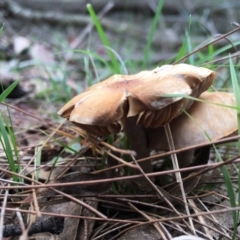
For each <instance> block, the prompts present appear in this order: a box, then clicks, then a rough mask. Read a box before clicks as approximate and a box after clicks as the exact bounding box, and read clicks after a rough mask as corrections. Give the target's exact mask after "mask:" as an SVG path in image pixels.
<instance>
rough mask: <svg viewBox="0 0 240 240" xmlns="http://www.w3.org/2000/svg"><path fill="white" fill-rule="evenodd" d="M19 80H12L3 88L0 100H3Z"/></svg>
mask: <svg viewBox="0 0 240 240" xmlns="http://www.w3.org/2000/svg"><path fill="white" fill-rule="evenodd" d="M18 83H19V80H17V81H15V82H13V83H12V84H11V85H10V86H9V87H8V88H7V89H5V90H4V91H3V92H2V94H1V95H0V102H2V101H4V100H5V98H6V97H7V96H8V95H9V94H10V93H11V92H12V90H13V89H14V88H15V87H16V86H17V85H18Z"/></svg>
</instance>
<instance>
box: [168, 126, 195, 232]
mask: <svg viewBox="0 0 240 240" xmlns="http://www.w3.org/2000/svg"><path fill="white" fill-rule="evenodd" d="M164 130H165V133H166V136H167V141H168V146H169V149H170V151H174V150H175V146H174V142H173V138H172V133H171V129H170V126H169V124H166V125H165V126H164ZM171 159H172V164H173V168H174V170H179V165H178V159H177V154H176V153H174V154H172V155H171ZM175 176H176V180H177V182H178V183H179V185H180V189H181V192H182V197H183V201H184V205H185V209H186V213H187V215H188V216H189V224H190V226H191V228H192V231H193V233H194V234H195V235H196V231H195V228H194V225H193V220H192V218H191V217H190V211H189V208H188V203H187V198H186V193H185V190H184V186H183V182H182V177H181V173H180V172H179V171H178V172H176V173H175Z"/></svg>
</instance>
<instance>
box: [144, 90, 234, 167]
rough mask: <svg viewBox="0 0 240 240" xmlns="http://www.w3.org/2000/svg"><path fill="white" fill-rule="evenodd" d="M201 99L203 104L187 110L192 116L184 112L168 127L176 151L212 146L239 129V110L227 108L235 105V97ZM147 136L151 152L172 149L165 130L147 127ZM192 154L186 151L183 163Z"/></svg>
mask: <svg viewBox="0 0 240 240" xmlns="http://www.w3.org/2000/svg"><path fill="white" fill-rule="evenodd" d="M199 99H200V101H195V102H194V103H193V104H192V106H191V108H190V109H189V110H188V111H187V113H188V115H190V116H191V117H189V116H188V115H187V114H184V113H183V114H182V115H181V116H179V117H177V118H175V119H174V120H173V121H172V122H171V123H170V124H169V125H170V129H171V132H172V137H173V142H174V146H175V149H181V148H185V147H189V146H192V145H197V144H202V143H211V141H215V140H219V139H222V138H225V137H227V136H229V135H231V134H233V133H234V132H236V131H237V129H238V122H237V111H236V110H235V109H234V108H231V107H228V106H235V100H234V95H233V94H231V93H225V92H204V93H202V94H201V95H200V97H199ZM146 134H147V139H148V147H149V148H150V149H155V150H156V149H161V150H168V149H169V147H168V145H167V141H166V135H165V131H164V129H163V128H157V129H153V128H148V129H147V130H146ZM192 154H193V151H187V152H186V151H185V152H183V154H182V156H181V157H180V158H182V157H183V158H184V159H181V160H182V161H185V162H187V163H189V161H190V160H192ZM189 158H190V159H189ZM179 160H180V159H179ZM181 160H180V161H181Z"/></svg>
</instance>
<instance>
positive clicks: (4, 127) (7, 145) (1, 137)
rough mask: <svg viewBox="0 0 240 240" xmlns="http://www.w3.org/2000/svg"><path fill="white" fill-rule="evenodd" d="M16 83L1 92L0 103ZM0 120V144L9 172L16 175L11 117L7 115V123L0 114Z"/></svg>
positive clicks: (17, 164) (16, 163)
mask: <svg viewBox="0 0 240 240" xmlns="http://www.w3.org/2000/svg"><path fill="white" fill-rule="evenodd" d="M18 83H19V81H15V82H13V83H12V84H11V85H10V86H9V87H8V88H7V89H5V90H4V91H3V92H2V94H1V95H0V103H1V102H2V101H4V100H5V98H6V97H7V96H8V95H9V94H10V93H11V92H12V91H13V89H14V88H15V87H16V86H17V84H18ZM0 118H1V120H0V142H1V145H2V148H3V151H4V152H5V155H6V158H7V161H8V163H9V166H10V170H11V171H12V172H14V173H18V172H19V170H20V166H19V163H18V149H17V143H16V138H15V135H14V132H13V129H12V124H11V116H10V115H9V119H10V121H9V120H7V118H6V117H5V116H4V114H3V113H2V112H1V113H0ZM13 180H14V181H15V182H19V178H18V177H17V176H15V175H13Z"/></svg>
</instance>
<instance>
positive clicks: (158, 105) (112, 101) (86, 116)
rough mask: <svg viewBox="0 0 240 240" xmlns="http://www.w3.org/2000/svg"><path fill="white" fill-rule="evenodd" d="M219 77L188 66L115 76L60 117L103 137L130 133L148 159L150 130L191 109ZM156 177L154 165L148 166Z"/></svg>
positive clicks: (83, 95)
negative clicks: (170, 95) (195, 98)
mask: <svg viewBox="0 0 240 240" xmlns="http://www.w3.org/2000/svg"><path fill="white" fill-rule="evenodd" d="M214 77H215V73H214V72H213V71H211V70H209V69H206V68H201V67H195V66H191V65H188V64H178V65H164V66H162V67H157V68H156V69H154V70H152V71H142V72H140V73H138V74H134V75H114V76H112V77H110V78H108V79H106V80H105V81H102V82H100V83H98V84H95V85H93V86H92V87H90V88H89V89H88V90H87V91H85V92H83V93H81V94H79V95H78V96H76V97H74V98H73V99H72V100H70V101H69V102H68V103H67V104H66V105H65V106H64V107H63V108H61V109H60V111H59V112H58V114H59V115H60V116H62V117H65V118H67V119H69V120H70V121H71V122H73V123H74V124H76V125H77V126H79V127H80V128H82V129H84V130H86V131H87V132H89V133H92V134H95V135H98V136H107V135H108V134H110V133H114V134H115V133H118V132H120V131H122V130H125V131H126V134H127V136H128V138H129V142H130V146H131V148H132V149H133V150H135V151H136V152H137V157H138V158H143V157H147V156H148V152H149V151H148V149H147V142H146V134H145V128H149V127H151V128H159V127H161V126H163V125H165V124H167V123H169V122H170V121H172V119H174V118H176V117H177V116H179V115H180V114H181V112H182V109H189V107H190V106H191V105H192V103H193V101H192V100H189V99H187V98H184V97H165V95H166V94H184V95H189V96H193V97H198V96H199V95H200V94H201V93H202V92H203V91H206V90H207V89H208V88H209V87H210V85H211V84H212V82H213V79H214ZM141 167H142V168H143V170H144V171H145V172H151V171H152V170H151V163H149V162H145V163H142V165H141Z"/></svg>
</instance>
